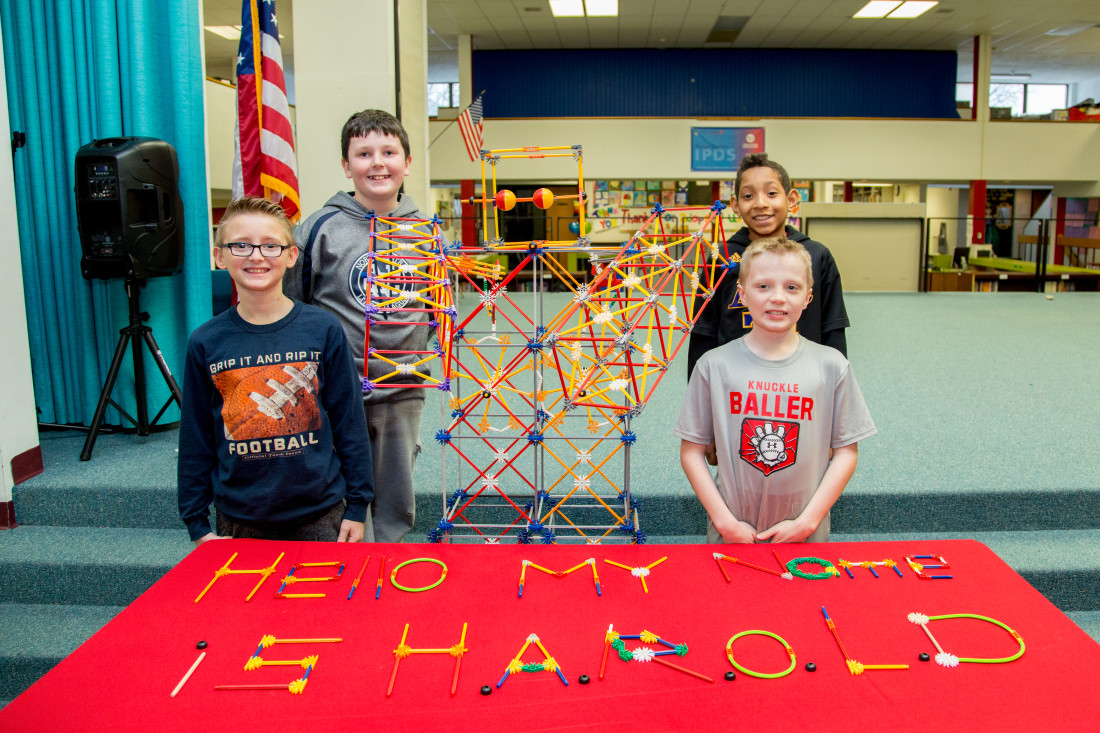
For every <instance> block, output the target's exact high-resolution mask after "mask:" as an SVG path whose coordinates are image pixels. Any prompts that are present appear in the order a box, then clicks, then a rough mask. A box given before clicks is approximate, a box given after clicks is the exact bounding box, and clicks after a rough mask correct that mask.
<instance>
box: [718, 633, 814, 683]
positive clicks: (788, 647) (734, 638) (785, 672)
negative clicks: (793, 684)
mask: <svg viewBox="0 0 1100 733" xmlns="http://www.w3.org/2000/svg"><path fill="white" fill-rule="evenodd" d="M752 635H758V636H770V637H771V638H773V639H775V640H777V641H778V642H779V643H780V644H782V645H783V647H784V648H785V649H786V650H787V654H789V655H790V657H791V666H790V667H787V669H785V670H783V671H782V672H776V673H775V674H765V673H764V672H753V671H752V670H751V669H745V668H744V667H742V666H741V665H740V664H738V663H737V662H736V661H734V659H733V642H735V641H737V640H738V639H740V638H741V637H742V636H752ZM726 659H729V660H730V664H732V665H733V667H734V669H736V670H737V671H738V672H741V673H743V674H747V675H749V676H750V677H759V678H760V679H764V680H776V679H779V678H780V677H786V676H787V675H789V674H790V673H791V672H793V671H794V668H795V665H796V664H797V663H798V662H797V660H796V659H795V656H794V649H791V645H790V644H788V643H787V642H786V641H785V640H784V639H783V637H781V636H779V635H778V634H773V633H772V632H770V631H760V630H756V629H754V630H752V631H742V632H741V633H740V634H734V635H733V636H731V637H730V640H729V641H727V642H726Z"/></svg>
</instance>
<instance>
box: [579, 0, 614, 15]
mask: <svg viewBox="0 0 1100 733" xmlns="http://www.w3.org/2000/svg"><path fill="white" fill-rule="evenodd" d="M584 9H585V12H586V13H588V17H589V18H608V17H614V16H617V15H618V14H619V0H584Z"/></svg>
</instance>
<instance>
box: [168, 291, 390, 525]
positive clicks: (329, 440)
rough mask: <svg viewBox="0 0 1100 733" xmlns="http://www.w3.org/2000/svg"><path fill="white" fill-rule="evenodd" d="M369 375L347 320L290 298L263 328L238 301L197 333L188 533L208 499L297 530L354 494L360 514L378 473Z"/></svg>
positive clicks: (351, 507)
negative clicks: (366, 407) (366, 388)
mask: <svg viewBox="0 0 1100 733" xmlns="http://www.w3.org/2000/svg"><path fill="white" fill-rule="evenodd" d="M361 390H362V382H361V381H360V379H359V376H358V375H357V374H356V371H355V366H354V363H353V361H352V355H351V349H350V348H349V346H348V342H347V338H346V337H345V335H344V332H343V329H342V328H341V326H340V323H339V322H338V321H337V320H336V318H335V317H334V316H332V315H331V314H329V313H326V312H325V311H323V310H321V309H320V308H315V307H313V306H309V305H304V304H302V303H299V302H297V301H296V302H295V303H294V307H293V308H292V309H291V311H290V313H288V314H287V315H286V316H285V317H284V318H281V319H280V320H278V321H276V322H275V323H270V324H263V325H257V324H253V323H248V322H247V321H245V320H244V319H242V318H241V317H240V316H239V315H237V311H236V309H235V308H231V309H229V310H227V311H225V312H224V313H222V314H220V315H218V316H216V317H214V318H213V319H211V320H210V321H208V322H207V323H205V324H203V325H202V326H200V327H199V328H197V329H195V331H194V333H192V334H191V338H190V340H189V342H188V344H187V361H186V363H185V365H184V373H183V405H182V409H181V418H180V437H179V463H178V469H177V489H178V494H179V510H180V517H181V518H182V519H183V521H184V523H185V524H186V525H187V531H188V533H189V534H190V536H191V539H192V540H195V539H198V538H200V537H202V536H203V535H206V534H208V533H209V532H210V531H211V530H210V516H209V514H210V512H209V507H210V504H211V502H213V503H214V505H215V506H216V507H217V508H218V511H219V512H220V513H222V514H224V515H225V516H226V517H228V518H229V519H232V520H234V521H237V522H241V523H244V524H248V525H252V526H256V527H277V526H295V525H301V524H306V523H309V522H311V521H314V520H316V519H317V518H319V517H321V516H322V515H324V514H325V513H326V512H328V511H329V510H331V509H332V507H333V506H334V505H335V504H336V503H337V502H339V501H340V500H341V499H344V498H346V499H347V509H346V511H345V514H344V518H345V519H350V520H353V521H357V522H362V521H364V519H365V518H366V510H367V505H368V504H370V502H371V500H372V499H373V498H374V469H373V462H372V458H371V448H370V440H369V438H368V436H367V425H366V419H365V417H364V415H363V407H362V405H363V399H362V392H361Z"/></svg>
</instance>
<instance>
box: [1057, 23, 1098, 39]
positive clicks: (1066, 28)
mask: <svg viewBox="0 0 1100 733" xmlns="http://www.w3.org/2000/svg"><path fill="white" fill-rule="evenodd" d="M1095 25H1096V23H1095V22H1093V21H1091V20H1079V21H1077V22H1076V23H1069V24H1067V25H1063V26H1059V27H1058V28H1055V29H1054V30H1050V31H1047V33H1046V34H1047V35H1048V36H1072V35H1073V34H1075V33H1080V32H1081V31H1087V30H1088V29H1089V28H1092V27H1093V26H1095Z"/></svg>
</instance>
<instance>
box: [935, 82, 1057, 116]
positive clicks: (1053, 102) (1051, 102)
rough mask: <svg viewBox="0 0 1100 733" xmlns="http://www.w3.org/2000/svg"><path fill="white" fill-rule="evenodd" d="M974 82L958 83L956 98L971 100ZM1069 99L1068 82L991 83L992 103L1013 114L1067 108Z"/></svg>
mask: <svg viewBox="0 0 1100 733" xmlns="http://www.w3.org/2000/svg"><path fill="white" fill-rule="evenodd" d="M973 96H974V85H973V84H971V83H969V82H965V83H962V82H960V83H958V84H955V101H956V102H967V103H969V102H970V101H971V98H972V97H973ZM1068 101H1069V86H1068V85H1067V84H990V85H989V106H990V107H1007V108H1009V109H1011V110H1012V116H1013V117H1022V116H1023V115H1045V114H1050V113H1051V111H1053V110H1056V109H1065V107H1066V103H1067V102H1068Z"/></svg>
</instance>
